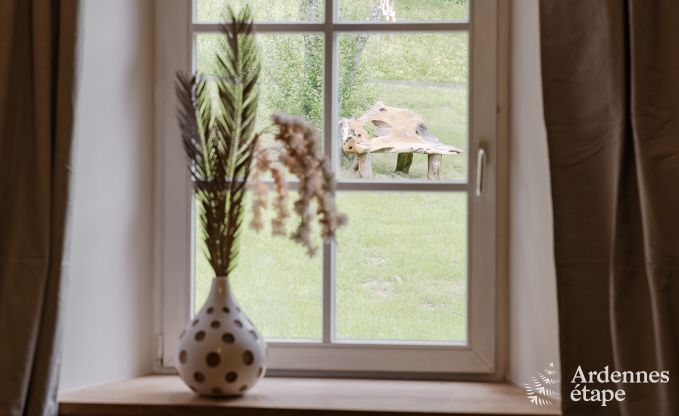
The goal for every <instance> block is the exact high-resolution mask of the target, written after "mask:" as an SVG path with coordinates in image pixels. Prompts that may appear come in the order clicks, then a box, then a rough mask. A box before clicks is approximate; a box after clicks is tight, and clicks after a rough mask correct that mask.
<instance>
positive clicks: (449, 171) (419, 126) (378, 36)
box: [338, 32, 469, 180]
mask: <svg viewBox="0 0 679 416" xmlns="http://www.w3.org/2000/svg"><path fill="white" fill-rule="evenodd" d="M338 37H339V88H338V90H339V98H338V99H339V119H340V125H339V126H338V129H339V133H338V137H339V139H340V143H339V146H340V147H341V149H342V157H341V158H340V166H341V169H340V172H339V176H340V178H344V179H349V178H370V179H427V176H428V173H429V172H430V166H429V158H428V153H433V154H435V155H439V156H437V157H438V158H440V163H441V165H440V168H439V171H438V174H437V175H436V176H432V175H430V176H429V178H430V179H431V178H434V177H436V178H440V179H444V180H464V179H465V178H466V160H467V156H466V153H465V150H466V148H467V135H468V93H469V88H468V87H469V83H468V78H469V77H468V62H469V53H468V36H467V34H466V33H464V32H455V33H379V32H378V33H375V32H373V33H349V34H340V35H338ZM376 138H377V140H375V139H376ZM378 143H379V144H378ZM399 146H400V147H399ZM394 149H405V150H408V149H415V153H410V154H408V153H407V152H404V153H400V154H397V153H393V152H394ZM369 152H373V153H370V155H369V156H367V155H366V154H367V153H369ZM418 152H422V153H418ZM457 152H460V153H457ZM363 155H366V156H363ZM364 157H369V158H370V169H369V174H368V175H366V174H365V170H362V166H361V164H362V163H363V162H364V161H363V160H362V158H364ZM407 158H410V159H409V161H404V162H402V159H407ZM399 165H400V166H399Z"/></svg>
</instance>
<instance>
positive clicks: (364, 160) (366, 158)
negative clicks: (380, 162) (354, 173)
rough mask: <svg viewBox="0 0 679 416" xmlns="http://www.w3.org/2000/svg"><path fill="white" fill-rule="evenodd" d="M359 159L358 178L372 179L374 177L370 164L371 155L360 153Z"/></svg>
mask: <svg viewBox="0 0 679 416" xmlns="http://www.w3.org/2000/svg"><path fill="white" fill-rule="evenodd" d="M357 156H358V157H357V159H358V177H359V178H362V179H370V178H372V177H373V168H372V164H371V162H370V153H359V154H358V155H357Z"/></svg>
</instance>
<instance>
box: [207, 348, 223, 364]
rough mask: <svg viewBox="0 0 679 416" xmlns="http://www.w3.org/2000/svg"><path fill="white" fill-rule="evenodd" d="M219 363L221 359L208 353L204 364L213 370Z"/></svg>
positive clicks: (214, 353) (215, 354)
mask: <svg viewBox="0 0 679 416" xmlns="http://www.w3.org/2000/svg"><path fill="white" fill-rule="evenodd" d="M220 362H222V359H221V358H220V357H219V354H217V353H216V352H210V353H208V354H207V355H206V356H205V364H207V366H208V367H211V368H215V367H217V366H218V365H219V363H220Z"/></svg>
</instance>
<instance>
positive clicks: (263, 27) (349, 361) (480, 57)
mask: <svg viewBox="0 0 679 416" xmlns="http://www.w3.org/2000/svg"><path fill="white" fill-rule="evenodd" d="M325 2H326V5H325V13H326V15H325V17H326V21H325V22H321V23H290V24H288V23H275V24H257V25H256V29H257V31H258V32H260V33H264V32H297V33H300V32H309V31H313V32H318V33H320V34H323V35H324V36H325V39H324V40H325V43H324V45H333V46H332V47H325V66H324V71H325V72H324V77H325V78H324V79H327V80H328V82H326V83H325V85H326V89H325V91H324V132H325V136H324V138H323V140H324V144H325V146H324V148H325V149H326V152H327V153H328V155H329V156H331V157H332V160H333V166H338V165H339V161H338V157H339V155H338V154H337V152H331V149H335V148H336V147H337V146H336V145H335V144H336V143H337V141H338V137H337V130H338V129H337V128H336V126H337V115H336V112H337V111H336V109H337V103H336V100H335V99H334V97H336V96H337V91H336V89H337V88H336V85H337V83H336V82H333V81H335V80H337V79H338V71H337V67H336V66H335V65H328V63H332V62H336V59H337V48H336V41H335V38H336V35H337V33H341V32H357V31H370V32H380V31H394V30H398V31H415V32H427V31H434V32H437V31H444V32H454V31H455V30H464V31H467V33H468V36H469V107H468V108H469V130H468V131H469V134H468V146H467V149H465V150H466V152H465V153H463V156H464V155H466V157H467V158H468V159H467V180H466V181H407V182H403V181H385V180H380V181H370V180H342V181H340V182H339V183H338V191H365V190H373V191H433V192H446V191H447V192H450V191H463V192H466V194H467V200H468V206H467V209H468V242H467V265H468V266H467V267H468V268H467V340H466V342H465V343H463V344H455V343H436V342H433V343H426V344H420V343H404V342H398V343H396V342H393V343H392V342H362V341H347V340H333V339H332V337H333V336H332V334H333V332H334V328H333V327H332V326H333V324H334V307H333V305H334V279H335V276H334V273H333V270H334V265H333V264H332V262H333V261H334V260H333V259H334V250H335V247H334V244H325V245H324V250H323V255H324V260H323V269H324V278H323V298H324V302H323V304H324V306H323V322H324V324H323V327H324V330H323V338H322V341H321V342H319V343H314V342H300V341H290V342H269V363H268V366H269V368H270V370H269V371H268V372H267V374H268V375H291V374H292V375H315V376H318V375H330V376H332V375H338V376H362V375H365V376H380V377H394V378H403V377H408V378H448V379H455V378H462V379H470V378H471V379H473V378H477V379H484V378H485V379H490V378H492V379H497V378H501V377H502V375H503V368H502V367H503V365H502V364H503V362H504V353H505V351H504V347H503V345H504V337H505V332H506V330H505V325H504V323H505V322H506V321H505V318H504V316H505V315H506V314H505V313H504V312H505V310H504V309H505V302H504V289H503V287H504V283H503V274H502V273H500V272H499V266H500V265H503V264H504V252H503V249H504V232H502V230H503V228H504V220H503V214H504V209H501V208H502V207H503V204H502V202H503V199H504V197H503V195H504V194H505V191H504V189H503V187H504V186H505V183H506V182H505V181H504V178H503V175H501V172H503V171H504V169H505V168H504V167H503V160H504V159H505V157H506V150H505V149H504V148H505V146H502V145H501V143H500V141H501V138H503V137H504V134H503V129H504V126H503V120H506V110H505V108H506V107H505V106H504V105H501V104H502V103H503V100H505V98H504V97H505V92H504V91H505V87H504V84H505V83H506V75H505V74H504V72H503V71H502V70H501V65H500V64H501V61H504V59H503V57H502V56H503V51H502V49H503V48H504V46H503V45H506V40H505V39H504V38H503V36H500V35H501V33H503V32H505V30H503V27H504V23H503V19H505V18H506V17H503V19H501V18H500V17H501V16H504V15H505V14H506V12H505V11H504V10H505V5H504V4H503V3H505V2H501V1H499V0H470V6H469V20H468V22H458V23H444V22H432V23H362V22H361V23H336V22H333V20H332V19H333V18H334V16H336V8H334V7H333V0H325ZM155 4H156V13H155V44H156V56H155V60H156V79H155V81H156V85H155V91H156V93H155V102H156V114H155V116H156V155H157V159H156V162H157V164H156V183H157V186H156V195H155V198H156V221H155V224H154V225H155V229H156V250H155V257H156V259H155V260H156V261H155V266H156V272H155V274H156V276H155V305H156V308H155V312H156V322H155V331H156V334H157V335H158V345H157V347H158V351H157V362H156V370H157V371H171V370H172V368H173V365H174V351H175V349H176V346H177V337H178V335H179V333H180V332H181V330H182V329H183V326H184V325H185V324H186V322H187V321H188V320H189V317H190V314H191V311H192V310H193V298H194V296H193V270H194V267H193V265H194V259H193V251H194V250H193V249H192V248H193V245H192V242H193V240H194V235H195V231H194V229H193V222H194V221H193V203H192V190H191V186H190V180H189V177H188V169H186V159H185V155H184V151H183V148H182V146H181V140H180V132H179V128H178V123H177V120H176V100H175V93H174V79H175V78H174V76H175V72H176V71H184V72H191V70H192V67H193V65H194V62H193V58H192V56H193V53H192V49H191V48H192V45H193V38H194V35H195V33H196V32H197V31H208V32H215V31H217V30H218V25H217V24H212V23H194V22H193V7H192V2H191V1H190V0H156V2H155ZM503 140H504V139H503ZM331 153H332V154H331ZM482 153H483V156H482ZM480 162H483V165H481V164H480ZM481 186H482V188H481ZM189 277H191V278H189ZM330 341H332V343H330Z"/></svg>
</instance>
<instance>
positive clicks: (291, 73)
mask: <svg viewBox="0 0 679 416" xmlns="http://www.w3.org/2000/svg"><path fill="white" fill-rule="evenodd" d="M244 1H245V0H238V1H228V0H194V2H193V3H191V2H188V1H185V0H172V1H166V2H162V3H158V7H159V8H158V10H157V21H156V32H157V44H158V45H157V46H158V49H157V68H158V69H157V72H158V73H157V80H158V93H157V96H158V102H159V106H158V109H157V112H158V114H157V121H158V122H157V126H156V127H157V128H156V130H157V135H158V149H157V150H158V161H159V163H158V171H157V172H158V180H159V185H160V186H159V194H158V201H159V203H158V222H157V224H156V226H157V229H158V241H159V245H158V252H157V254H158V262H157V266H158V270H159V271H158V279H157V286H158V300H159V308H158V316H159V319H158V321H159V324H158V328H157V331H158V333H159V334H164V336H162V337H161V338H160V339H159V353H162V352H163V351H167V352H168V353H167V354H164V357H165V358H164V360H163V362H162V364H163V365H164V366H167V367H171V366H172V365H173V362H172V359H173V358H172V356H173V351H174V349H175V345H176V344H175V343H176V339H175V338H176V337H175V334H179V333H180V332H181V328H182V326H183V325H184V323H185V322H186V321H187V320H188V319H189V316H190V315H191V313H193V310H194V307H195V305H198V306H200V305H201V304H202V302H203V299H204V296H205V294H206V292H207V288H208V287H209V283H210V279H211V277H212V276H211V271H210V269H209V267H208V266H207V264H206V262H205V261H204V260H203V258H202V256H201V255H197V254H196V252H198V253H200V247H199V246H200V238H199V237H200V236H196V235H195V232H196V231H195V230H196V228H195V227H194V226H193V222H194V218H195V209H194V206H193V202H192V195H191V189H190V186H189V181H188V178H187V173H186V169H185V168H184V167H185V166H186V163H185V161H184V155H183V151H182V148H181V144H180V140H179V136H178V131H177V128H176V125H177V123H176V121H175V114H174V110H175V106H174V105H173V103H174V95H173V94H174V92H173V89H172V82H173V76H174V72H175V71H176V70H183V71H192V70H195V69H198V70H199V71H200V72H204V73H209V72H210V61H209V59H206V57H208V56H209V55H210V54H211V53H212V52H213V51H214V48H215V46H214V45H215V39H216V36H219V34H218V27H219V26H218V23H217V22H216V19H217V18H219V16H221V12H222V10H223V7H224V6H225V4H227V3H230V4H232V5H234V6H236V7H237V6H239V5H240V4H242V3H244ZM190 3H191V4H190ZM248 3H249V4H251V5H252V6H253V9H254V12H255V17H256V26H257V27H256V29H257V37H258V42H259V44H260V46H261V55H262V64H263V73H262V79H261V85H262V103H261V104H260V113H259V117H258V123H260V126H264V125H266V122H267V120H268V115H269V114H271V113H272V112H276V111H283V112H289V113H294V114H301V115H304V116H305V117H306V118H308V119H309V120H311V121H312V122H313V123H314V124H315V125H316V126H317V128H318V129H319V131H320V132H321V137H322V139H321V140H322V141H323V143H322V145H323V148H324V151H325V153H326V155H327V156H328V157H329V158H330V160H331V161H332V165H333V169H334V170H335V172H336V175H337V178H338V193H337V200H338V206H339V209H340V210H341V211H343V212H345V213H346V214H348V216H349V225H348V226H347V227H345V228H344V229H342V230H340V232H339V236H338V238H337V241H336V243H328V244H324V245H323V250H322V252H321V253H319V254H320V255H319V256H317V257H315V258H308V257H307V256H306V254H305V252H304V250H303V249H302V248H300V247H298V246H295V245H293V243H291V242H289V241H288V240H286V239H281V238H274V237H271V236H270V234H268V233H267V232H266V231H264V232H263V233H262V234H256V233H254V232H253V231H251V230H249V229H246V230H244V231H243V237H242V243H241V254H240V257H239V265H238V266H237V269H236V273H235V275H234V276H233V279H232V284H233V285H234V290H235V292H236V296H237V298H238V299H239V301H240V303H241V305H242V306H243V308H244V309H245V310H246V311H247V313H248V315H249V316H250V318H251V319H252V320H253V322H254V323H255V324H256V325H257V327H258V328H259V329H260V330H262V332H263V333H264V334H265V335H266V336H267V338H268V343H269V360H270V362H269V365H270V368H271V369H272V370H273V372H274V373H275V372H276V371H278V372H279V373H288V372H299V371H302V372H304V373H314V372H323V373H324V374H334V373H347V374H363V373H371V374H384V375H390V374H391V375H394V374H403V373H413V374H414V373H418V374H432V373H436V374H447V375H454V374H487V375H492V374H495V373H496V359H497V358H496V355H497V352H498V351H497V348H496V343H497V340H498V337H497V334H498V328H497V326H496V322H497V321H498V319H497V317H498V316H499V314H500V313H501V311H500V310H499V308H498V301H497V293H496V286H497V283H498V278H497V259H498V256H500V255H501V253H500V252H499V249H498V247H499V246H501V241H500V240H499V239H498V234H499V233H498V220H497V213H498V197H497V194H498V191H499V188H498V183H499V182H498V161H499V160H500V154H499V152H498V150H499V148H500V147H499V146H498V141H499V139H498V137H499V135H498V127H499V116H498V108H499V100H498V85H499V81H498V77H499V74H500V72H499V70H498V50H499V48H498V33H499V31H498V21H499V19H498V2H497V1H495V0H281V1H277V2H271V1H266V0H249V1H248ZM369 110H372V111H373V112H372V113H368V111H369ZM375 114H378V115H380V116H379V117H375ZM385 117H386V118H385ZM403 120H409V121H408V123H412V120H415V122H414V123H415V124H414V125H416V127H415V128H412V129H411V130H408V131H412V132H413V134H416V135H417V136H419V137H420V138H423V140H424V141H427V143H426V144H425V146H430V144H431V146H433V147H436V149H437V150H436V151H434V152H433V154H431V155H428V154H421V153H417V152H415V153H410V154H407V153H399V154H397V153H391V152H389V151H388V149H387V151H383V152H375V153H370V152H366V153H362V152H358V151H356V149H355V148H354V147H352V146H354V145H355V146H358V145H363V146H365V145H366V141H363V142H361V139H362V138H361V137H359V136H361V135H363V136H366V135H367V136H368V137H377V136H389V134H391V133H390V130H389V129H390V128H392V127H394V126H397V125H398V123H401V122H404V121H403ZM404 123H405V122H404ZM404 125H405V124H404ZM412 126H413V124H408V128H410V127H412ZM352 140H353V141H352ZM375 143H377V142H369V144H368V146H373V145H375ZM385 147H387V148H389V146H385ZM391 148H393V147H391ZM427 148H428V149H429V147H427ZM371 149H372V150H375V149H373V148H371ZM379 150H384V148H382V149H379ZM457 150H461V153H457ZM194 242H195V244H194Z"/></svg>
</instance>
